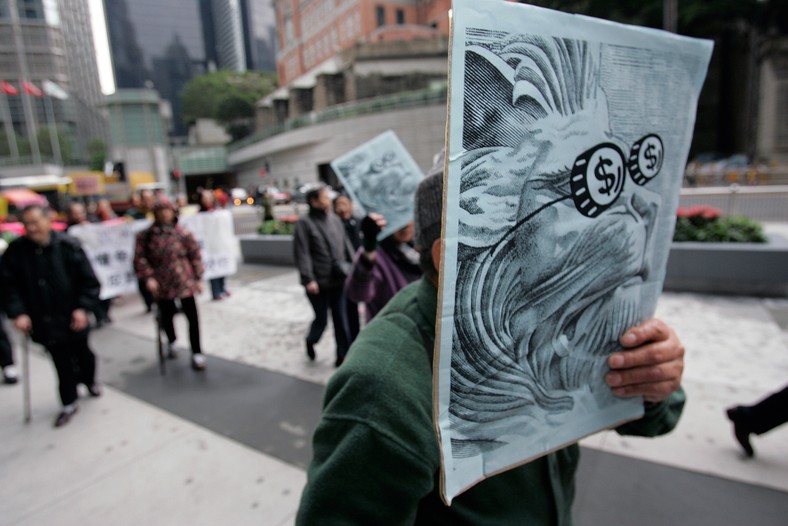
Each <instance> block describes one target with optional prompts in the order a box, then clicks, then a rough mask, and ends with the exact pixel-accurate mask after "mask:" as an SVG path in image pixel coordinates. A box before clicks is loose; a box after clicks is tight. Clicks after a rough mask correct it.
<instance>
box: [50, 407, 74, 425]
mask: <svg viewBox="0 0 788 526" xmlns="http://www.w3.org/2000/svg"><path fill="white" fill-rule="evenodd" d="M78 409H79V407H74V410H73V411H66V410H63V411H61V412H60V414H59V415H57V418H56V419H55V427H62V426H64V425H66V424H68V423H69V422H70V421H71V417H73V416H74V415H75V414H76V413H77V410H78Z"/></svg>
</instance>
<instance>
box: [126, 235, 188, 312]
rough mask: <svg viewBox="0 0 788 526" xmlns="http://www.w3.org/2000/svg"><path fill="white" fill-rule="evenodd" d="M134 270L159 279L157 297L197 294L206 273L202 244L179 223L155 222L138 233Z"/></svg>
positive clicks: (140, 274)
mask: <svg viewBox="0 0 788 526" xmlns="http://www.w3.org/2000/svg"><path fill="white" fill-rule="evenodd" d="M134 272H136V274H137V277H138V278H139V279H148V278H154V279H155V280H156V281H158V282H159V292H158V293H157V297H158V299H175V298H187V297H189V296H195V295H196V294H197V292H198V286H199V284H200V279H201V278H202V273H203V266H202V259H201V258H200V246H199V244H198V243H197V240H196V239H194V236H193V235H192V234H191V232H189V231H188V230H186V229H185V228H183V227H181V226H179V225H171V226H170V225H166V226H165V225H159V224H154V225H153V226H151V227H150V228H149V229H147V230H144V231H142V232H140V233H139V234H137V244H136V248H135V249H134Z"/></svg>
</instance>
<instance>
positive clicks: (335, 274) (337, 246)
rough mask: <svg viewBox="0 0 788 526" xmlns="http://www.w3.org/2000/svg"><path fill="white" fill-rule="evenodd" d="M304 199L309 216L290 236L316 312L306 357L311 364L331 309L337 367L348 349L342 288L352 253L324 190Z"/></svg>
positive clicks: (309, 297)
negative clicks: (307, 204)
mask: <svg viewBox="0 0 788 526" xmlns="http://www.w3.org/2000/svg"><path fill="white" fill-rule="evenodd" d="M306 198H307V203H309V213H308V214H307V215H305V216H303V217H301V219H299V220H298V222H297V223H296V226H295V232H294V234H293V257H294V259H295V263H296V267H297V268H298V272H299V274H300V276H301V285H303V286H304V290H305V291H306V297H307V298H308V299H309V303H311V304H312V309H314V311H315V319H314V320H313V321H312V325H311V327H310V328H309V333H308V334H307V337H306V354H307V356H308V357H309V359H310V360H312V361H314V359H315V344H316V343H317V342H318V341H319V340H320V337H321V336H322V335H323V331H324V330H325V329H326V324H327V323H328V310H329V309H331V318H332V320H333V323H334V338H335V339H336V346H337V349H336V362H335V365H336V366H337V367H339V366H340V365H342V362H343V361H344V360H345V355H346V354H347V351H348V347H349V346H350V341H349V337H348V333H347V318H346V311H345V294H344V290H343V285H344V283H345V278H347V273H348V271H349V270H350V261H351V258H352V254H353V252H352V250H351V247H350V242H349V241H348V239H347V236H346V235H345V227H344V225H343V224H342V220H341V219H339V217H337V216H336V214H334V213H332V212H331V198H330V197H329V195H328V190H327V189H326V187H325V186H318V187H316V188H313V189H312V190H310V191H309V192H307V194H306Z"/></svg>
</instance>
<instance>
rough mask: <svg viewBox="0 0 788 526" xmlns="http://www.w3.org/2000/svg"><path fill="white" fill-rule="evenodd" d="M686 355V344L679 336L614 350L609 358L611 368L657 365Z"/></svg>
mask: <svg viewBox="0 0 788 526" xmlns="http://www.w3.org/2000/svg"><path fill="white" fill-rule="evenodd" d="M683 357H684V346H683V345H681V342H680V341H678V338H676V339H674V338H671V339H669V340H666V341H659V342H654V343H649V344H646V345H642V346H640V347H638V348H636V349H632V350H627V351H621V352H613V353H610V356H609V357H608V359H607V364H608V366H610V368H611V369H630V368H632V367H642V366H644V365H656V364H660V363H664V362H669V361H671V360H676V359H679V358H683Z"/></svg>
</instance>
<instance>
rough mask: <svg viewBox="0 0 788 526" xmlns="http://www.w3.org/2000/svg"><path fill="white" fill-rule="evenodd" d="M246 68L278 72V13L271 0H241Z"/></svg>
mask: <svg viewBox="0 0 788 526" xmlns="http://www.w3.org/2000/svg"><path fill="white" fill-rule="evenodd" d="M240 4H241V13H242V17H241V18H242V21H243V33H244V50H245V52H246V68H247V69H251V70H255V71H276V12H275V11H274V5H273V2H272V1H271V0H240Z"/></svg>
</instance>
